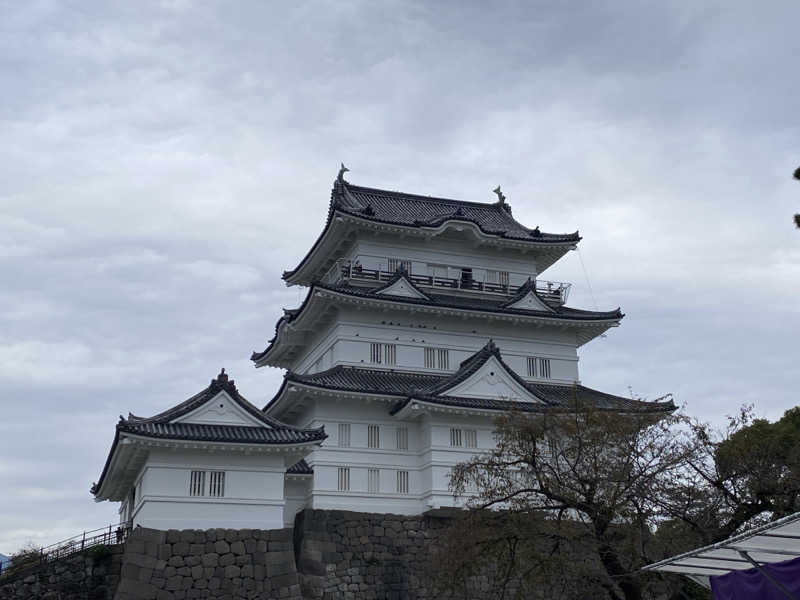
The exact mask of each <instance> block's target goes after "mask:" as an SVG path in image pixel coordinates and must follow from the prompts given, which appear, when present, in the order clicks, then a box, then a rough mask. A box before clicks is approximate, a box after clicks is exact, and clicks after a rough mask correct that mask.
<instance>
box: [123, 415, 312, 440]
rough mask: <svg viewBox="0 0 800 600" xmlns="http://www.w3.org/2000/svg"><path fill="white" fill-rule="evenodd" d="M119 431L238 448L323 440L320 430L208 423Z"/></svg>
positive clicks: (137, 425) (140, 425) (127, 424)
mask: <svg viewBox="0 0 800 600" xmlns="http://www.w3.org/2000/svg"><path fill="white" fill-rule="evenodd" d="M118 427H119V430H120V431H124V432H126V433H133V434H136V435H142V436H145V437H152V438H166V439H175V440H197V441H203V442H206V441H208V442H232V443H241V444H303V443H306V442H314V441H317V440H320V441H321V440H324V439H325V437H326V436H325V433H324V432H323V431H322V430H307V431H303V430H298V429H293V428H288V427H280V428H274V429H272V428H270V429H267V428H266V427H251V426H247V425H210V424H207V423H202V424H200V423H151V422H147V421H144V422H136V421H133V422H131V421H122V422H120V423H119V425H118Z"/></svg>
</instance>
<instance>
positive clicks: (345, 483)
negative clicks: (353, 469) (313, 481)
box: [337, 467, 350, 492]
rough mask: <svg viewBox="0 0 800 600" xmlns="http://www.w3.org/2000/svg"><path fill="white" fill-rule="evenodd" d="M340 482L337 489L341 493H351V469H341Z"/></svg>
mask: <svg viewBox="0 0 800 600" xmlns="http://www.w3.org/2000/svg"><path fill="white" fill-rule="evenodd" d="M338 471H339V482H338V487H337V489H338V490H339V491H340V492H349V491H350V467H339V469H338Z"/></svg>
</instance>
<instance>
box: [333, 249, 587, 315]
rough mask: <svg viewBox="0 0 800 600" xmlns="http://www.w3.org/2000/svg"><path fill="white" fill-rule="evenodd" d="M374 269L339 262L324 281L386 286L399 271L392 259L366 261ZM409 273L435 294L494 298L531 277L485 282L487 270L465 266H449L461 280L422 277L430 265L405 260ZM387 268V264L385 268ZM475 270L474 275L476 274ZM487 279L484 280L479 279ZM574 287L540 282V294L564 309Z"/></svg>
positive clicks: (514, 290) (507, 294)
mask: <svg viewBox="0 0 800 600" xmlns="http://www.w3.org/2000/svg"><path fill="white" fill-rule="evenodd" d="M365 263H366V264H370V266H369V267H368V266H364V264H362V262H361V260H358V259H356V260H354V261H350V260H339V261H337V262H336V264H334V265H333V267H331V269H330V271H328V273H327V274H326V276H325V277H324V278H323V282H326V283H341V282H347V283H350V282H353V283H356V284H358V283H360V282H364V283H385V282H387V281H389V280H390V279H392V277H394V275H395V271H394V270H392V271H390V270H389V269H388V265H389V261H388V259H386V258H384V259H383V265H380V264H375V263H376V261H374V260H371V261H369V262H367V261H365ZM402 263H403V266H404V267H405V269H406V272H407V273H408V279H409V280H410V281H411V283H413V284H414V285H416V286H418V287H420V288H432V291H441V292H448V291H449V292H453V291H459V292H471V293H477V294H487V295H491V296H503V297H511V296H513V295H514V294H516V293H517V290H518V289H519V287H520V285H522V284H523V283H524V282H525V281H527V278H528V276H527V275H524V274H522V273H508V272H503V275H502V276H500V277H498V279H505V280H506V282H507V283H506V282H504V283H497V282H491V281H485V278H486V270H485V269H474V270H473V269H471V268H465V267H453V266H448V267H449V270H456V271H459V272H460V273H461V276H460V277H445V276H441V275H432V274H430V273H425V274H421V273H419V272H418V271H419V270H423V269H424V270H429V268H428V266H427V265H424V263H420V267H417V268H416V269H415V266H416V265H415V263H412V262H411V261H402ZM384 265H386V266H385V267H384ZM422 265H424V266H422ZM473 271H474V273H473ZM481 275H482V276H483V279H484V280H481V279H480V278H479V277H480V276H481ZM570 286H571V284H569V283H562V282H558V281H544V280H539V279H537V280H536V293H537V294H538V295H539V296H540V297H541V298H542V299H543V300H544V301H546V302H547V303H548V304H553V305H556V306H561V305H563V304H566V302H567V296H568V295H569V289H570Z"/></svg>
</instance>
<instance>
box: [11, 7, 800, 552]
mask: <svg viewBox="0 0 800 600" xmlns="http://www.w3.org/2000/svg"><path fill="white" fill-rule="evenodd" d="M2 11H3V13H4V14H3V18H2V19H0V87H2V89H3V90H7V91H8V90H10V93H4V94H2V95H0V134H1V135H2V139H3V141H4V142H5V143H4V144H2V145H0V281H1V282H2V285H0V383H1V384H2V389H3V390H4V391H3V401H2V407H3V411H4V412H3V419H2V420H0V488H2V489H4V490H10V492H7V493H5V494H4V495H3V496H2V497H1V498H0V551H2V552H4V553H6V554H8V553H10V552H11V551H13V550H15V549H16V548H17V547H19V546H20V545H21V544H23V543H24V542H25V541H26V540H28V539H36V540H40V541H42V542H52V541H55V540H56V539H58V538H60V537H66V536H67V535H70V534H72V533H76V532H78V531H80V530H81V529H83V528H93V527H97V526H101V525H103V524H104V523H108V522H110V521H111V520H113V518H114V517H115V512H114V507H112V506H110V505H104V504H100V505H95V504H93V503H92V502H91V499H90V497H89V494H88V486H89V485H90V484H91V481H92V480H93V479H95V478H96V477H97V476H98V475H99V472H100V469H101V468H102V463H103V460H104V459H105V454H106V452H107V450H108V447H109V445H110V443H111V439H112V436H113V426H114V423H115V421H116V418H117V415H118V414H120V413H127V412H128V411H132V412H135V413H138V414H145V415H146V414H152V413H155V412H157V411H159V410H161V409H163V408H165V407H167V406H170V405H172V404H174V403H176V402H178V401H180V400H182V399H184V398H186V397H188V396H190V395H191V394H193V393H195V392H196V391H197V390H199V389H201V388H202V387H203V386H204V385H206V384H207V380H208V379H209V378H210V377H212V376H213V375H214V374H216V373H217V372H218V369H219V368H220V367H222V366H225V367H226V368H227V369H228V371H229V372H230V373H231V374H232V376H233V377H234V378H235V379H236V380H237V384H238V385H239V387H240V389H241V390H242V392H243V393H244V394H245V395H246V396H247V397H248V398H249V399H251V400H252V401H254V402H255V403H256V404H263V403H264V402H266V400H267V399H268V398H269V397H270V396H271V395H272V393H274V391H275V390H276V389H277V386H278V385H279V384H280V381H281V376H282V374H281V372H279V371H277V370H275V369H266V370H264V369H261V370H258V371H256V370H255V369H253V367H252V365H251V363H250V361H249V360H248V357H249V353H250V351H251V350H260V349H263V347H264V345H265V342H266V340H267V339H269V338H270V337H271V336H272V333H273V328H274V322H275V320H276V319H277V317H278V316H279V315H280V309H281V307H283V306H286V307H290V306H295V305H296V304H297V303H298V302H299V300H300V299H301V295H300V292H298V291H297V290H295V289H286V288H284V287H283V285H282V283H281V281H280V273H281V271H282V270H283V269H285V268H291V267H293V266H294V265H295V264H296V263H297V261H298V260H299V259H300V258H301V257H302V255H303V254H304V253H305V251H306V250H307V248H308V246H309V245H310V244H311V243H312V242H313V240H314V239H315V237H316V235H317V233H318V232H319V230H320V229H321V227H322V225H323V223H324V219H325V212H326V210H327V205H328V198H329V190H330V184H331V181H332V179H333V177H334V175H335V170H336V166H337V165H338V162H339V161H340V160H344V161H345V162H346V163H347V164H348V166H350V167H351V168H352V169H353V172H352V173H351V175H352V177H351V180H352V181H354V182H357V183H363V184H365V185H375V186H378V187H381V186H385V187H389V188H393V189H405V190H409V191H416V192H420V193H428V194H433V195H436V194H441V195H445V196H449V197H460V198H465V199H474V200H490V199H492V198H491V192H490V190H491V189H492V188H494V187H495V186H496V185H497V184H498V183H501V184H502V185H503V189H504V190H505V191H506V193H507V194H508V196H509V199H510V202H511V205H512V207H513V209H514V214H515V215H516V216H517V217H518V218H519V219H520V220H521V221H522V222H523V223H526V224H530V225H531V226H533V225H541V227H542V228H543V229H545V230H551V231H573V230H574V229H576V228H580V230H581V233H582V234H583V235H584V237H585V239H584V241H583V242H582V244H581V248H582V249H581V256H582V258H583V261H584V263H585V265H586V267H587V270H588V273H589V277H590V280H591V284H592V288H593V291H594V298H595V299H596V302H597V304H598V305H599V306H600V308H613V307H615V306H617V305H621V306H622V308H623V310H624V311H625V312H626V313H627V315H628V316H627V317H626V319H625V320H624V321H623V324H622V326H621V327H620V328H619V329H617V330H612V331H611V332H609V334H608V336H607V337H606V338H604V339H599V340H595V341H593V342H591V343H590V344H588V345H587V346H586V347H585V348H583V351H582V353H581V375H582V378H583V381H584V383H586V384H588V385H592V386H595V387H598V388H600V389H604V390H608V391H612V392H616V393H626V392H627V391H628V386H630V387H631V388H632V390H633V392H634V393H636V394H640V395H645V396H647V397H649V398H654V397H656V396H658V395H661V394H664V393H667V392H673V393H675V394H676V397H677V399H678V400H679V401H685V402H686V403H687V406H688V410H689V412H690V413H691V414H693V415H696V416H698V417H701V418H704V419H711V420H714V421H716V422H719V421H720V419H721V418H722V416H723V415H724V414H726V413H732V412H734V411H735V410H736V407H737V406H738V405H739V404H741V403H742V402H753V403H754V404H755V406H756V410H757V411H758V412H759V413H761V414H765V415H767V416H770V417H773V418H774V417H777V416H779V415H780V414H781V412H782V411H783V410H785V409H787V408H789V407H790V406H792V405H794V403H795V402H796V394H795V393H794V388H795V385H794V383H793V382H792V381H790V379H791V378H792V377H793V373H794V371H796V368H795V367H794V363H795V362H796V360H795V359H796V356H797V350H796V348H797V342H796V340H797V332H798V331H799V330H800V315H798V304H797V302H796V298H797V296H798V292H800V290H798V281H800V272H799V271H798V269H799V268H798V265H800V250H798V238H797V233H796V231H795V230H794V229H793V228H792V226H791V222H790V219H791V214H793V213H794V212H797V204H798V197H800V188H798V186H797V185H796V183H795V182H793V181H791V179H790V174H791V172H792V171H793V169H794V168H796V166H797V163H798V158H797V139H798V121H797V118H796V116H795V112H796V111H795V106H794V105H795V103H796V98H797V97H798V96H800V90H798V80H797V78H796V77H793V76H792V74H793V73H794V72H795V70H796V68H795V65H794V64H793V61H794V57H795V56H797V55H800V47H798V46H799V45H800V42H799V41H798V39H797V36H796V35H794V32H793V27H794V24H795V23H797V21H798V16H800V14H798V8H797V6H796V4H795V3H791V2H777V3H772V4H771V5H770V7H769V9H765V8H764V7H762V6H755V5H753V4H751V3H744V2H742V3H736V2H733V3H732V2H724V3H723V2H720V3H706V4H703V5H702V6H698V5H697V3H689V2H687V3H669V4H664V3H655V2H653V3H645V4H642V3H639V2H636V3H620V2H605V3H592V4H584V5H576V4H569V5H568V4H565V3H561V2H540V3H534V4H531V3H515V2H507V3H495V4H493V5H492V6H491V7H487V6H486V5H485V3H465V2H454V3H447V2H437V3H424V2H383V3H374V2H348V3H342V2H331V3H318V2H307V3H293V4H292V5H291V6H288V5H286V3H260V2H253V3H238V4H236V5H235V8H232V7H231V5H230V4H223V3H207V4H203V5H202V6H198V5H195V4H190V3H182V2H170V3H155V2H154V3H149V4H148V3H135V4H123V5H119V4H118V5H112V4H108V3H82V4H80V5H73V6H70V7H69V8H67V7H64V6H62V5H60V4H58V3H53V2H44V1H42V2H31V3H24V4H18V5H14V6H7V7H4V8H3V9H2ZM546 276H547V277H550V278H552V279H560V280H566V281H572V282H574V284H575V287H574V290H573V295H572V304H573V305H574V306H585V307H592V306H593V298H592V294H590V293H589V289H588V286H587V284H586V282H585V279H584V274H583V270H582V268H581V264H580V260H579V257H578V255H577V254H576V253H571V254H569V255H568V256H567V257H566V258H565V259H564V260H563V261H562V262H561V263H559V264H557V265H556V266H554V267H553V268H552V269H550V270H549V271H548V272H547V273H546Z"/></svg>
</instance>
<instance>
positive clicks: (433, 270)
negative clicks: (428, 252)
mask: <svg viewBox="0 0 800 600" xmlns="http://www.w3.org/2000/svg"><path fill="white" fill-rule="evenodd" d="M428 273H429V274H430V276H431V277H434V278H442V279H444V278H447V277H448V275H449V271H448V269H447V265H434V264H428Z"/></svg>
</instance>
